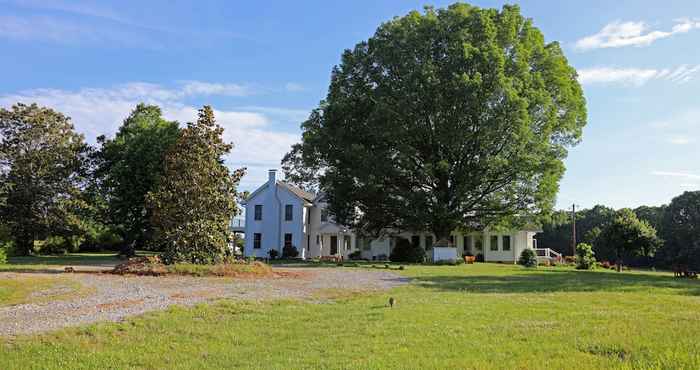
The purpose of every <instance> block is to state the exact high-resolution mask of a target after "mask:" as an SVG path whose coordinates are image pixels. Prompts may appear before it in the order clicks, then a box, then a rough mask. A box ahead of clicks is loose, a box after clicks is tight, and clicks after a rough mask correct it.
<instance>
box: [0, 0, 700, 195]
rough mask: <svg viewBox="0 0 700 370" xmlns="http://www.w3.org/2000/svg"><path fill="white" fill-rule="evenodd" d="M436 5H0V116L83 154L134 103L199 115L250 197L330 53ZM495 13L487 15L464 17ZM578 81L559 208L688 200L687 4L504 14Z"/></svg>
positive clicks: (692, 59)
mask: <svg viewBox="0 0 700 370" xmlns="http://www.w3.org/2000/svg"><path fill="white" fill-rule="evenodd" d="M450 3H451V2H446V1H432V2H425V1H398V0H383V1H377V0H374V1H361V0H354V1H297V2H290V1H266V2H255V1H197V2H195V1H191V2H187V1H178V2H172V1H159V0H149V1H142V0H140V1H131V0H120V1H114V2H109V1H100V2H89V1H61V0H0V71H1V72H0V107H6V108H8V107H10V106H11V105H12V104H14V103H16V102H24V103H31V102H37V103H38V104H40V105H44V106H49V107H52V108H54V109H56V110H59V111H61V112H63V113H65V114H67V115H69V116H70V117H71V118H72V122H73V124H74V125H75V127H76V129H77V130H78V131H79V132H81V133H83V134H84V135H85V137H86V140H87V141H88V142H90V143H94V142H95V137H97V136H98V135H101V134H106V135H107V136H112V135H114V133H115V132H116V130H117V128H118V127H119V125H120V124H121V122H122V121H123V120H124V118H125V117H126V116H127V115H128V114H129V112H130V111H131V110H132V109H133V108H134V107H135V105H136V104H137V103H138V102H141V101H143V102H147V103H152V104H158V105H159V106H160V107H161V108H162V109H163V112H164V115H165V117H166V118H168V119H176V120H178V121H180V122H181V123H185V122H188V121H192V120H194V119H195V118H196V111H197V109H198V108H199V107H201V106H202V105H203V104H210V105H212V106H213V107H214V109H215V112H216V115H217V120H218V122H219V124H221V125H222V126H223V127H224V128H225V133H224V135H225V139H226V140H228V141H231V142H233V143H234V145H235V148H234V150H233V151H232V153H231V154H230V155H229V156H228V157H227V158H226V161H227V164H228V165H229V166H230V167H232V168H237V167H241V166H245V167H247V168H248V174H247V175H246V176H245V177H244V178H243V180H242V182H241V186H240V188H241V190H254V189H255V188H256V187H257V186H258V185H260V184H262V183H263V182H264V181H265V180H266V178H267V170H268V169H270V168H278V167H279V162H280V160H281V158H282V156H283V155H284V153H285V152H287V151H288V150H289V147H290V146H291V145H292V144H293V143H295V142H298V141H299V140H300V128H299V125H300V123H301V122H302V121H303V120H304V119H305V118H306V117H307V116H308V113H309V112H310V110H311V109H313V108H315V107H316V106H317V105H318V103H319V101H320V100H322V99H324V97H325V95H326V93H327V89H328V83H329V78H330V72H331V69H332V68H333V66H334V65H336V64H338V62H339V60H340V55H341V53H342V51H343V50H344V49H347V48H352V47H353V46H354V45H355V44H356V43H358V42H360V41H363V40H366V39H367V38H369V37H371V36H372V34H373V33H374V31H375V30H376V28H377V26H379V25H380V24H381V23H382V22H384V21H387V20H390V19H391V18H393V17H395V16H402V15H405V14H407V13H408V12H410V11H411V10H421V9H422V8H423V7H424V6H425V5H432V6H435V7H444V6H447V5H449V4H450ZM471 3H472V4H473V5H477V6H481V7H495V8H500V7H501V6H502V5H503V3H504V2H502V1H473V2H471ZM515 3H517V4H519V5H520V7H521V9H522V13H523V14H524V15H525V16H526V17H529V18H532V19H533V21H534V23H535V25H536V26H537V27H538V28H540V30H542V32H543V33H544V35H545V38H546V41H547V42H551V41H558V42H559V43H560V44H561V45H562V47H563V49H564V51H565V54H566V56H567V58H568V59H569V62H570V63H571V64H572V65H573V66H574V67H575V68H576V69H577V70H578V72H579V81H580V82H581V84H582V86H583V88H584V92H585V95H586V99H587V105H588V124H587V125H586V127H585V129H584V133H583V140H582V142H581V143H580V144H579V145H578V146H576V147H574V148H571V150H570V152H569V157H568V158H567V160H566V168H567V170H566V174H565V175H564V178H563V179H562V181H561V184H560V192H559V195H558V199H557V206H558V207H559V208H565V207H570V205H571V204H576V205H577V206H579V207H591V206H593V205H595V204H604V205H607V206H611V207H614V208H622V207H637V206H639V205H660V204H664V203H668V202H669V201H670V200H671V199H672V198H673V197H674V196H677V195H679V194H681V193H682V192H684V191H689V190H700V47H698V45H699V44H700V43H699V42H700V1H697V0H684V1H673V0H667V1H664V2H660V1H645V0H634V1H624V0H621V1H620V0H618V1H602V0H601V1H598V0H586V1H557V2H553V1H536V0H533V1H520V2H515Z"/></svg>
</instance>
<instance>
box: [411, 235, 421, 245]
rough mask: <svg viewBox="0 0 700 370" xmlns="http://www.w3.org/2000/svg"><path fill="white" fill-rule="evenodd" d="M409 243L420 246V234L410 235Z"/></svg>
mask: <svg viewBox="0 0 700 370" xmlns="http://www.w3.org/2000/svg"><path fill="white" fill-rule="evenodd" d="M411 244H413V245H415V246H420V235H413V236H412V237H411Z"/></svg>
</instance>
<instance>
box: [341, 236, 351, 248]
mask: <svg viewBox="0 0 700 370" xmlns="http://www.w3.org/2000/svg"><path fill="white" fill-rule="evenodd" d="M343 242H344V243H345V250H346V251H349V250H350V235H345V236H343Z"/></svg>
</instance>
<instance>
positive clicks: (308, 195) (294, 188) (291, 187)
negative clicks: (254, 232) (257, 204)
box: [242, 181, 316, 204]
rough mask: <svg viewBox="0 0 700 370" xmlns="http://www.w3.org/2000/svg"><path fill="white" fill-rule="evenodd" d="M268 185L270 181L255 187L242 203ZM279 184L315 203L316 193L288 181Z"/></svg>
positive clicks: (278, 182) (302, 198)
mask: <svg viewBox="0 0 700 370" xmlns="http://www.w3.org/2000/svg"><path fill="white" fill-rule="evenodd" d="M267 185H268V183H264V184H262V185H261V186H260V187H259V188H257V189H255V191H254V192H252V193H251V194H250V195H248V198H246V199H245V200H244V201H243V202H242V203H243V204H246V203H247V202H248V201H249V200H251V199H253V198H254V197H255V196H256V195H258V194H259V193H260V192H261V191H262V190H263V189H265V188H266V187H267ZM277 186H279V187H282V188H285V189H287V190H288V191H289V192H290V193H292V194H294V195H295V196H297V197H299V198H300V199H301V200H303V201H305V202H308V203H313V201H314V198H316V195H315V194H313V193H310V192H308V191H305V190H303V189H301V188H299V187H297V186H294V185H292V184H290V183H287V182H284V181H277Z"/></svg>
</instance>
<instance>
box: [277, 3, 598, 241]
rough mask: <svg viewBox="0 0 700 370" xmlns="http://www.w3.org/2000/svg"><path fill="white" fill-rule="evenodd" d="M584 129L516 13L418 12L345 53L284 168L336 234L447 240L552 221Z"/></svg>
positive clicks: (580, 105) (567, 83)
mask: <svg viewBox="0 0 700 370" xmlns="http://www.w3.org/2000/svg"><path fill="white" fill-rule="evenodd" d="M585 123H586V105H585V99H584V96H583V92H582V89H581V86H580V85H579V83H578V81H577V74H576V71H575V69H574V68H573V67H571V66H570V65H569V64H568V62H567V59H566V57H565V56H564V54H563V52H562V50H561V48H560V46H559V44H558V43H556V42H550V43H546V42H545V40H544V36H543V35H542V33H541V32H540V31H539V30H538V29H537V28H536V27H534V26H533V22H532V20H530V19H528V18H525V17H523V16H522V15H521V14H520V9H519V7H517V6H504V7H503V9H502V10H500V11H499V10H496V9H480V8H477V7H474V6H470V5H467V4H454V5H451V6H449V7H448V8H446V9H439V10H435V9H432V8H426V10H425V12H424V13H420V12H416V11H414V12H411V13H409V14H408V15H406V16H404V17H401V18H395V19H393V20H391V21H389V22H386V23H384V24H382V25H381V26H380V27H379V28H378V29H377V31H376V33H375V34H374V36H373V37H371V38H370V39H369V40H367V41H363V42H360V43H358V44H357V45H356V46H355V48H354V49H352V50H346V51H345V52H344V53H343V55H342V61H341V63H340V65H338V66H336V67H335V68H334V69H333V72H332V76H331V83H330V87H329V92H328V96H327V98H326V99H325V101H323V102H322V103H321V104H320V106H319V107H318V108H317V109H316V110H314V111H313V112H312V114H311V116H310V117H309V119H308V120H307V121H306V122H304V123H303V124H302V130H303V136H302V143H301V144H298V145H295V146H294V147H293V148H292V151H291V152H290V153H289V154H288V155H287V156H286V157H285V158H284V160H283V167H284V169H285V172H286V176H287V178H288V179H289V180H291V181H294V182H296V183H298V184H302V185H304V184H306V185H312V186H313V185H314V182H315V181H318V184H319V186H320V188H321V190H323V191H325V192H326V194H327V199H328V201H329V208H330V211H331V212H332V213H333V214H334V215H335V216H336V218H337V219H338V220H339V221H340V222H343V223H346V224H348V225H350V226H352V227H355V228H359V229H360V230H363V231H366V232H369V233H378V232H379V231H380V230H387V229H399V230H406V229H412V230H430V231H432V232H433V233H434V234H435V235H436V236H437V238H438V240H440V239H442V240H445V239H447V237H448V235H449V233H450V232H451V231H452V230H453V229H455V228H458V227H474V226H476V227H479V226H483V225H484V224H485V223H490V222H493V221H495V220H497V219H504V218H512V217H510V216H514V215H519V214H523V213H537V212H540V211H543V210H549V209H550V208H551V207H552V204H553V202H554V199H555V194H556V192H557V190H558V181H559V180H560V178H561V176H562V174H563V172H564V165H563V159H564V158H565V157H566V155H567V148H568V147H570V146H571V145H574V144H576V143H578V141H579V140H580V138H581V131H582V127H583V126H584V125H585ZM513 219H515V218H513Z"/></svg>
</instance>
